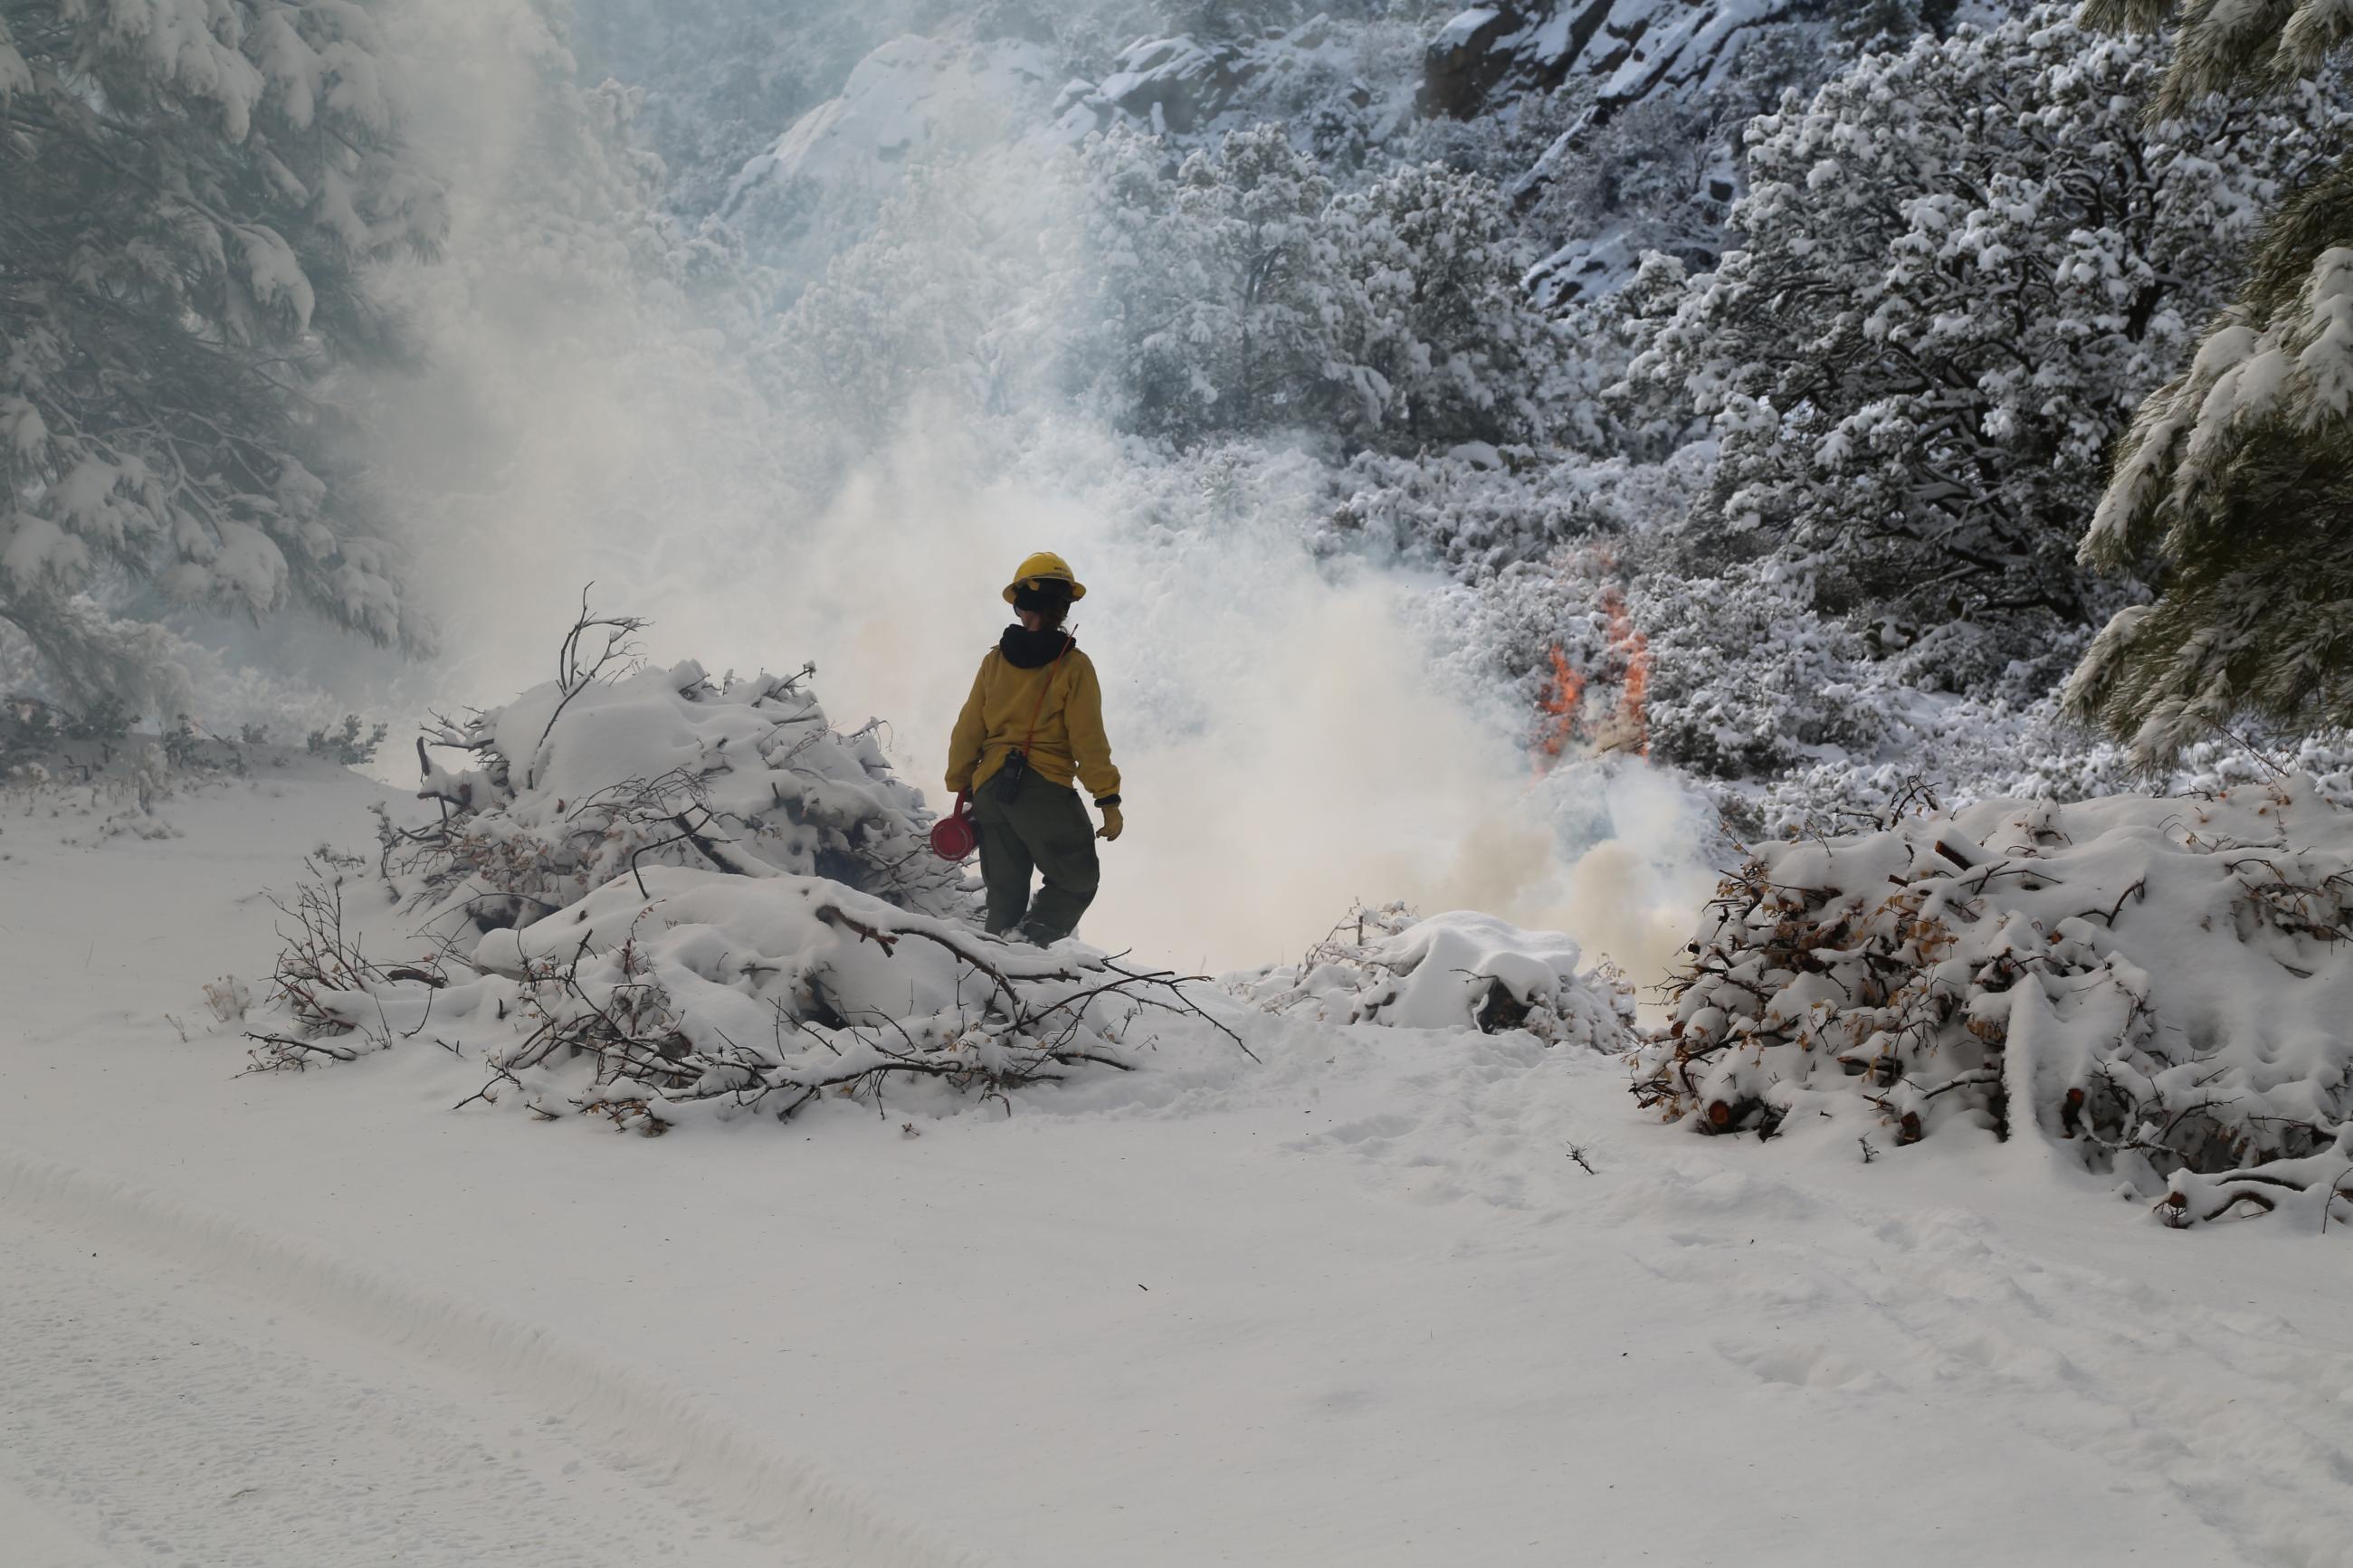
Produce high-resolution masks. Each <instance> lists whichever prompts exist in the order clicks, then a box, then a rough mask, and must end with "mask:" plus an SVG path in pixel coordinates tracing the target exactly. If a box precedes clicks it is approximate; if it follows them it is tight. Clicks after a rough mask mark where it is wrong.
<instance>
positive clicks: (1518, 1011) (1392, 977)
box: [1226, 905, 1634, 1051]
mask: <svg viewBox="0 0 2353 1568" xmlns="http://www.w3.org/2000/svg"><path fill="white" fill-rule="evenodd" d="M1226 985H1227V988H1228V989H1229V990H1231V991H1233V992H1235V993H1236V994H1239V995H1241V996H1243V997H1245V998H1247V999H1248V1000H1250V1001H1251V1002H1254V1003H1256V1004H1257V1005H1259V1006H1261V1007H1262V1008H1264V1009H1265V1010H1266V1011H1267V1012H1270V1013H1281V1014H1287V1015H1293V1016H1303V1017H1308V1018H1313V1019H1315V1020H1317V1021H1318V1022H1322V1023H1328V1024H1376V1025H1381V1026H1387V1027H1390V1028H1398V1029H1477V1030H1479V1031H1480V1032H1481V1033H1482V1034H1498V1033H1502V1032H1504V1031H1506V1030H1511V1029H1525V1030H1526V1031H1527V1032H1528V1033H1530V1034H1532V1035H1535V1037H1537V1038H1539V1039H1541V1040H1544V1041H1546V1043H1547V1044H1553V1045H1574V1046H1584V1047H1589V1048H1592V1049H1594V1050H1605V1051H1606V1050H1617V1049H1621V1048H1623V1047H1626V1046H1628V1045H1630V1044H1631V1043H1632V1035H1631V1026H1632V1024H1633V1018H1634V996H1633V990H1632V988H1631V987H1630V986H1629V985H1628V984H1626V983H1625V981H1624V979H1623V977H1622V976H1620V974H1619V973H1617V971H1615V970H1614V969H1612V968H1610V967H1609V964H1608V963H1606V962H1604V963H1599V964H1596V965H1594V966H1593V967H1591V968H1587V967H1586V966H1585V954H1584V952H1583V950H1582V949H1580V948H1579V947H1578V946H1577V942H1575V941H1573V940H1572V939H1570V938H1569V937H1567V936H1565V935H1563V934H1561V933H1560V932H1558V931H1522V930H1521V929H1519V928H1518V927H1517V926H1514V925H1512V924H1510V923H1509V922H1507V921H1502V920H1499V919H1497V918H1496V917H1495V916H1493V915H1485V914H1476V913H1472V912H1470V911H1464V910H1457V911H1453V912H1450V913H1447V914H1440V915H1433V916H1431V917H1430V918H1429V919H1427V920H1419V919H1416V918H1415V917H1414V916H1412V915H1411V914H1409V913H1407V912H1406V911H1405V910H1404V909H1402V908H1401V907H1399V906H1396V905H1391V906H1389V907H1388V908H1387V909H1383V910H1364V911H1360V912H1359V914H1358V915H1357V916H1356V918H1355V919H1354V920H1352V921H1349V922H1347V923H1345V924H1344V925H1343V926H1342V927H1341V928H1340V929H1339V930H1338V931H1334V932H1333V934H1332V935H1331V936H1330V937H1327V938H1326V939H1325V940H1324V942H1321V943H1320V944H1318V945H1317V947H1316V948H1315V949H1314V951H1313V952H1310V953H1309V954H1308V955H1307V957H1306V958H1305V960H1303V962H1301V963H1297V964H1286V965H1281V966H1277V967H1273V968H1269V969H1263V970H1258V971H1254V972H1251V973H1243V974H1237V975H1230V976H1229V977H1228V978H1227V980H1226Z"/></svg>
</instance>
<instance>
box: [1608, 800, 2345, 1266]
mask: <svg viewBox="0 0 2353 1568" xmlns="http://www.w3.org/2000/svg"><path fill="white" fill-rule="evenodd" d="M1691 955H1692V956H1691V959H1690V962H1689V964H1688V967H1687V968H1686V969H1685V970H1684V971H1683V973H1682V974H1681V975H1680V976H1679V977H1678V979H1677V981H1676V983H1675V985H1676V990H1677V992H1678V993H1679V994H1678V999H1677V1003H1676V1006H1675V1010H1674V1018H1673V1022H1672V1026H1671V1027H1670V1028H1669V1029H1667V1030H1666V1031H1665V1032H1664V1033H1662V1034H1661V1035H1659V1036H1657V1037H1654V1038H1653V1039H1652V1040H1651V1041H1650V1042H1649V1043H1647V1044H1646V1045H1645V1046H1644V1047H1642V1048H1641V1051H1639V1052H1638V1053H1637V1055H1636V1057H1635V1058H1634V1059H1635V1062H1636V1069H1635V1082H1634V1092H1635V1094H1636V1095H1637V1097H1638V1098H1639V1099H1640V1100H1641V1102H1642V1103H1643V1104H1644V1105H1646V1106H1650V1107H1652V1108H1655V1109H1656V1110H1658V1111H1659V1112H1660V1113H1661V1114H1662V1115H1663V1116H1665V1117H1667V1118H1668V1119H1670V1120H1683V1121H1688V1122H1689V1123H1690V1124H1691V1125H1693V1126H1694V1127H1695V1128H1697V1129H1698V1130H1699V1131H1703V1132H1714V1133H1730V1132H1737V1131H1756V1132H1757V1133H1759V1134H1760V1135H1762V1136H1767V1137H1769V1136H1771V1135H1772V1134H1773V1133H1774V1132H1775V1131H1778V1129H1780V1128H1781V1126H1782V1125H1783V1123H1784V1121H1785V1119H1787V1118H1788V1117H1789V1116H1791V1115H1792V1114H1794V1113H1798V1112H1800V1111H1813V1110H1825V1111H1832V1112H1835V1111H1838V1110H1840V1109H1841V1105H1842V1104H1851V1103H1852V1102H1853V1101H1855V1100H1857V1099H1858V1098H1859V1099H1860V1100H1862V1101H1863V1102H1866V1103H1867V1104H1868V1105H1869V1106H1870V1107H1872V1108H1873V1109H1874V1110H1875V1111H1876V1112H1877V1115H1878V1116H1879V1118H1880V1119H1881V1120H1882V1121H1883V1122H1884V1123H1885V1124H1887V1125H1888V1126H1889V1127H1891V1128H1892V1129H1893V1130H1894V1134H1895V1137H1894V1141H1895V1142H1898V1143H1901V1144H1910V1143H1917V1142H1921V1141H1922V1140H1924V1139H1926V1138H1928V1137H1930V1136H1932V1135H1935V1134H1937V1133H1939V1132H1943V1131H1948V1130H1952V1129H1957V1128H1961V1127H1974V1128H1978V1129H1981V1130H1983V1131H1987V1132H1989V1133H1990V1134H1991V1135H1992V1136H1994V1137H1996V1138H2000V1139H2010V1138H2011V1137H2013V1136H2018V1135H2031V1136H2037V1137H2040V1138H2043V1139H2047V1140H2049V1141H2051V1142H2053V1143H2054V1144H2056V1145H2058V1146H2060V1147H2062V1148H2064V1149H2069V1150H2072V1151H2073V1152H2075V1154H2076V1155H2077V1157H2079V1158H2080V1159H2081V1161H2082V1162H2083V1163H2084V1166H2085V1167H2087V1168H2088V1169H2091V1170H2094V1171H2103V1172H2115V1173H2119V1174H2121V1175H2123V1176H2125V1177H2126V1178H2128V1179H2129V1180H2131V1181H2133V1182H2134V1183H2135V1184H2137V1185H2138V1186H2140V1187H2141V1189H2142V1190H2143V1191H2145V1192H2147V1193H2149V1194H2162V1197H2161V1200H2160V1201H2159V1202H2158V1213H2159V1215H2161V1216H2162V1217H2164V1218H2165V1219H2166V1220H2167V1221H2168V1223H2170V1224H2174V1225H2177V1226H2185V1225H2191V1224H2196V1223H2199V1222H2201V1221H2205V1220H2211V1219H2216V1218H2220V1217H2221V1216H2223V1215H2229V1214H2232V1213H2233V1212H2251V1211H2253V1210H2271V1209H2289V1208H2295V1209H2300V1210H2304V1211H2306V1212H2308V1213H2309V1214H2310V1215H2311V1216H2312V1217H2313V1219H2314V1221H2315V1223H2316V1225H2319V1226H2325V1225H2326V1224H2327V1222H2328V1220H2329V1218H2330V1217H2331V1213H2332V1210H2333V1211H2334V1217H2335V1218H2336V1219H2337V1221H2338V1222H2340V1223H2341V1222H2343V1221H2344V1220H2346V1219H2347V1218H2348V1216H2353V1088H2348V1079H2353V1030H2348V1028H2347V1027H2346V1023H2345V1020H2346V1019H2347V1018H2348V1016H2353V1014H2348V1007H2353V812H2347V811H2345V810H2343V809H2341V808H2339V807H2337V806H2334V805H2329V804H2328V803H2327V802H2326V801H2325V800H2323V799H2321V798H2319V796H2318V795H2316V792H2315V791H2314V790H2313V789H2312V788H2311V787H2310V785H2309V784H2308V783H2306V782H2302V781H2298V782H2293V783H2289V784H2264V785H2243V786H2241V787H2239V788H2237V789H2233V790H2231V791H2228V792H2226V793H2224V794H2221V795H2213V796H2206V797H2182V798H2153V797H2148V796H2115V797H2110V798H2107V799H2103V800H2094V801H2087V802H2084V803H2082V804H2080V805H2052V804H2049V803H2034V804H2024V803H2020V802H2016V801H2002V802H1990V803H1988V804H1985V805H1979V806H1976V807H1973V808H1971V809H1969V810H1967V811H1962V812H1959V813H1957V814H1951V815H1926V816H1917V817H1915V818H1912V819H1910V820H1907V821H1902V822H1899V823H1896V824H1894V825H1893V826H1887V827H1885V828H1883V830H1880V831H1875V832H1868V833H1862V834H1857V835H1853V836H1850V837H1837V838H1830V839H1813V840H1806V841H1799V842H1792V843H1786V844H1775V845H1770V846H1767V847H1762V848H1760V849H1758V850H1757V852H1756V854H1755V858H1753V859H1751V860H1750V861H1749V862H1748V864H1747V865H1746V866H1745V867H1744V868H1742V869H1741V870H1740V871H1739V872H1738V873H1737V874H1736V875H1735V876H1733V877H1732V878H1730V879H1727V880H1726V881H1725V884H1724V886H1723V888H1722V889H1721V891H1720V894H1719V896H1718V898H1717V900H1716V901H1715V904H1714V905H1712V906H1711V910H1710V919H1709V921H1708V924H1707V926H1706V928H1705V931H1704V934H1703V935H1702V936H1701V938H1700V939H1699V940H1698V941H1697V942H1694V943H1693V944H1692V947H1691Z"/></svg>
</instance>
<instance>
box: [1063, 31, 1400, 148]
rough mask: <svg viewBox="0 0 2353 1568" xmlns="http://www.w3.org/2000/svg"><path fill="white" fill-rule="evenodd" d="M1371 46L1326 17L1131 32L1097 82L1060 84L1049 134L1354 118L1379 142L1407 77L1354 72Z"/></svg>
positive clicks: (1200, 129)
mask: <svg viewBox="0 0 2353 1568" xmlns="http://www.w3.org/2000/svg"><path fill="white" fill-rule="evenodd" d="M1368 47H1375V40H1374V36H1373V35H1371V34H1368V33H1367V32H1366V31H1365V30H1362V29H1358V28H1354V27H1349V26H1343V25H1341V24H1338V23H1335V22H1334V21H1332V20H1331V19H1330V18H1329V17H1326V16H1318V17H1316V18H1314V20H1312V21H1310V22H1307V23H1306V24H1304V25H1303V26H1298V27H1294V28H1293V29H1291V30H1290V31H1288V32H1285V33H1282V34H1278V35H1276V36H1275V37H1265V38H1248V39H1236V40H1227V41H1218V40H1208V39H1201V38H1197V37H1193V36H1191V35H1189V34H1178V35H1176V36H1175V37H1161V38H1144V39H1140V40H1138V41H1137V42H1135V43H1134V44H1131V45H1129V46H1128V47H1126V48H1124V49H1123V50H1121V51H1120V53H1119V55H1118V57H1117V58H1116V59H1115V60H1114V61H1113V66H1112V69H1111V70H1110V71H1109V72H1108V73H1106V74H1105V75H1104V76H1103V79H1101V80H1100V81H1087V80H1084V79H1082V80H1078V81H1074V82H1072V83H1071V85H1070V86H1069V87H1067V88H1065V89H1063V91H1062V95H1061V97H1060V100H1057V103H1056V106H1055V107H1056V113H1057V116H1058V118H1057V121H1056V127H1055V134H1056V135H1057V136H1059V137H1060V138H1061V139H1062V140H1065V141H1070V142H1076V141H1079V140H1081V139H1082V138H1083V137H1086V136H1088V135H1091V134H1092V133H1094V132H1101V131H1108V130H1110V129H1111V128H1112V127H1113V125H1115V124H1122V123H1124V124H1128V125H1132V126H1134V127H1136V128H1138V129H1141V130H1145V131H1149V132H1153V133H1154V134H1155V135H1161V136H1166V137H1169V138H1171V139H1173V140H1175V141H1177V142H1193V141H1198V140H1202V139H1206V138H1208V137H1210V136H1213V135H1215V134H1217V133H1218V132H1223V131H1229V130H1235V129H1239V128H1240V127H1243V126H1246V125H1250V124H1253V123H1256V122H1258V121H1266V120H1281V121H1288V122H1290V123H1291V125H1292V129H1293V133H1294V135H1296V136H1300V137H1303V138H1313V137H1314V136H1315V135H1316V134H1317V133H1318V132H1319V128H1326V127H1328V124H1329V122H1331V121H1335V120H1356V121H1363V127H1362V129H1363V133H1364V135H1365V137H1366V140H1367V141H1370V142H1379V141H1382V140H1385V139H1386V138H1387V137H1388V135H1389V134H1390V133H1392V132H1395V131H1396V130H1398V128H1399V127H1400V126H1401V125H1403V124H1404V123H1405V122H1406V121H1407V120H1408V119H1409V117H1410V115H1411V112H1412V104H1411V84H1410V83H1409V82H1407V81H1405V80H1403V79H1402V78H1400V79H1398V80H1390V79H1387V78H1381V79H1367V78H1366V76H1365V75H1362V74H1360V73H1361V72H1362V71H1363V69H1364V68H1365V62H1366V51H1367V49H1368Z"/></svg>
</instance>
